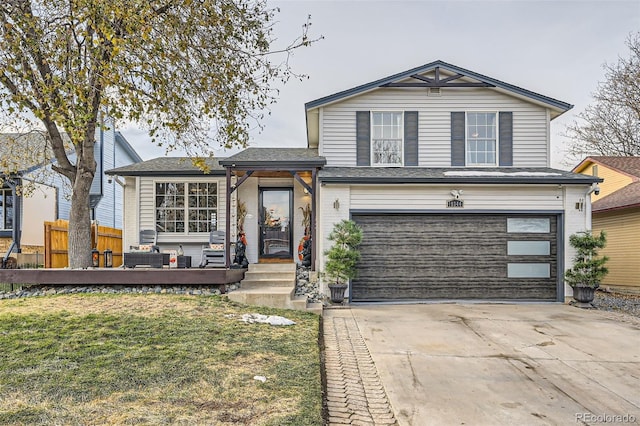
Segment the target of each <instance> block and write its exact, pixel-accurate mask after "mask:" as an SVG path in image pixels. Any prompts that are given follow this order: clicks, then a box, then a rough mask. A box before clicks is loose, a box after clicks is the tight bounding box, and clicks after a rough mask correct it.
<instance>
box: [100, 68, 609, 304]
mask: <svg viewBox="0 0 640 426" xmlns="http://www.w3.org/2000/svg"><path fill="white" fill-rule="evenodd" d="M571 107H572V105H570V104H567V103H565V102H562V101H558V100H555V99H552V98H549V97H547V96H543V95H540V94H537V93H533V92H530V91H528V90H525V89H523V88H520V87H517V86H513V85H511V84H507V83H504V82H501V81H498V80H496V79H493V78H490V77H487V76H484V75H481V74H478V73H475V72H472V71H469V70H466V69H463V68H460V67H457V66H455V65H451V64H447V63H445V62H442V61H436V62H432V63H430V64H426V65H424V66H421V67H417V68H414V69H411V70H408V71H405V72H402V73H399V74H395V75H392V76H389V77H386V78H383V79H380V80H377V81H374V82H371V83H367V84H364V85H361V86H358V87H355V88H352V89H349V90H345V91H343V92H340V93H336V94H333V95H330V96H326V97H324V98H321V99H317V100H314V101H311V102H308V103H307V104H306V105H305V110H306V122H307V147H306V148H248V149H246V150H244V151H242V152H240V153H238V154H236V155H233V156H231V157H228V158H224V159H219V161H218V162H214V163H212V164H211V173H210V174H208V175H207V174H203V173H202V172H199V171H198V170H197V169H195V168H194V167H192V166H191V164H190V163H189V162H188V161H185V160H184V159H182V160H179V159H170V158H160V159H156V160H151V161H147V162H144V163H140V164H136V165H132V166H129V167H122V168H119V169H116V170H110V171H108V172H107V173H108V174H113V175H118V176H123V177H124V180H125V215H126V221H125V222H126V223H127V226H126V227H125V237H124V238H125V246H127V245H129V244H130V245H134V244H136V241H137V235H138V233H139V231H140V230H141V229H149V228H151V229H156V230H157V231H158V241H159V245H160V247H161V249H163V250H164V249H175V248H177V246H178V244H183V245H185V252H187V254H192V255H198V253H199V249H200V247H201V246H202V244H203V243H205V242H206V241H207V235H208V231H209V229H210V228H209V227H208V226H214V227H216V228H218V229H226V230H228V231H229V232H228V233H227V235H228V238H229V239H230V240H231V241H235V240H236V238H237V227H236V207H237V205H238V203H239V202H240V203H242V204H243V205H244V206H245V207H246V211H247V216H246V219H245V222H244V227H243V228H244V231H245V233H246V237H247V240H248V248H247V255H248V258H249V261H250V262H251V263H256V262H263V261H269V260H273V258H276V259H280V260H283V261H289V262H291V261H293V260H294V259H295V260H297V259H298V255H297V251H298V250H297V247H298V243H299V241H301V239H302V237H303V236H304V228H305V227H304V226H303V224H302V222H303V219H304V210H305V207H306V206H307V205H308V206H309V207H310V210H311V217H310V226H309V234H310V236H311V238H312V241H313V242H314V244H312V267H313V269H314V270H315V271H318V272H319V273H320V276H321V278H322V271H323V267H324V257H323V255H322V253H323V252H324V251H326V250H327V249H328V248H329V247H330V241H329V240H328V235H329V233H330V232H331V230H332V228H333V226H334V224H335V223H337V222H338V221H340V220H342V219H353V220H355V221H356V222H357V223H359V224H360V225H361V226H362V227H363V230H364V239H363V243H362V246H361V249H362V260H361V261H360V263H359V265H360V268H359V269H360V275H359V277H358V278H357V279H354V280H352V282H351V285H350V289H349V297H350V300H351V301H353V302H364V301H403V300H426V299H488V300H499V299H505V300H551V301H563V300H564V298H565V297H568V296H570V295H571V289H570V288H568V287H567V286H565V285H564V284H563V271H564V269H565V267H566V266H568V264H569V263H570V259H571V255H572V253H570V250H569V249H566V248H565V243H566V242H567V241H568V239H569V236H570V235H571V234H572V233H574V232H577V231H583V230H585V229H589V228H590V223H589V220H588V219H589V216H588V214H587V212H588V209H589V204H588V203H587V204H586V207H585V208H584V209H577V208H576V207H575V206H576V203H578V201H579V200H584V198H585V194H587V193H588V191H589V190H590V188H591V186H592V184H594V183H596V182H599V181H600V179H599V178H597V177H592V176H585V175H581V174H576V173H571V172H567V171H562V170H556V169H552V168H550V155H551V148H550V145H551V134H550V121H551V120H553V119H554V118H556V117H558V116H559V115H561V114H562V113H564V112H566V111H567V110H569V109H570V108H571ZM212 215H213V217H215V219H216V221H215V223H213V225H211V220H210V218H211V217H212ZM325 284H326V283H323V286H324V285H325Z"/></svg>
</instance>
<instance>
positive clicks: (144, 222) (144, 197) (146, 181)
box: [136, 177, 226, 243]
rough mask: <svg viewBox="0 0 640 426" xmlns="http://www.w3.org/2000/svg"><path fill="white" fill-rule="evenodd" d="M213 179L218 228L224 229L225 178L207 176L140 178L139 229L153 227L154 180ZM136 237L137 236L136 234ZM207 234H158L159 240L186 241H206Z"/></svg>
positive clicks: (187, 180)
mask: <svg viewBox="0 0 640 426" xmlns="http://www.w3.org/2000/svg"><path fill="white" fill-rule="evenodd" d="M211 180H214V181H216V182H217V183H218V229H224V227H225V224H226V219H225V218H226V207H225V198H226V178H223V177H209V178H186V177H181V178H177V179H176V178H152V177H142V178H140V192H139V197H140V229H155V203H154V197H155V182H183V183H187V182H210V181H211ZM136 238H137V236H136ZM208 238H209V236H208V234H204V233H194V234H186V233H160V234H159V235H158V241H159V242H173V243H188V242H206V241H208Z"/></svg>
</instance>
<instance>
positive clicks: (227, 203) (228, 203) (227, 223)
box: [224, 167, 232, 269]
mask: <svg viewBox="0 0 640 426" xmlns="http://www.w3.org/2000/svg"><path fill="white" fill-rule="evenodd" d="M226 169H227V170H226V175H227V176H226V177H227V185H226V187H227V199H226V200H225V201H224V204H225V208H226V214H225V216H226V217H225V230H224V247H225V251H226V253H225V254H224V257H225V260H224V267H225V268H226V269H229V267H230V266H231V247H230V242H231V235H230V232H231V192H232V191H231V190H232V188H231V168H229V167H227V168H226Z"/></svg>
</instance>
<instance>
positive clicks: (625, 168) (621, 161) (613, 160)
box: [573, 155, 640, 180]
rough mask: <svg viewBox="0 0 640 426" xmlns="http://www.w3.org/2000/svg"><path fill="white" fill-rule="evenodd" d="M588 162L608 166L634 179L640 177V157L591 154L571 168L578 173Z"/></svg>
mask: <svg viewBox="0 0 640 426" xmlns="http://www.w3.org/2000/svg"><path fill="white" fill-rule="evenodd" d="M590 163H594V164H601V165H603V166H606V167H609V168H610V169H614V170H615V171H617V172H619V173H622V174H625V175H627V176H629V177H632V178H634V180H638V179H640V157H621V156H602V155H601V156H591V157H587V158H585V159H584V160H582V161H581V162H580V164H578V165H577V166H575V167H574V168H573V171H574V172H576V173H580V172H581V171H582V170H584V169H585V168H586V167H587V166H588V165H589V164H590Z"/></svg>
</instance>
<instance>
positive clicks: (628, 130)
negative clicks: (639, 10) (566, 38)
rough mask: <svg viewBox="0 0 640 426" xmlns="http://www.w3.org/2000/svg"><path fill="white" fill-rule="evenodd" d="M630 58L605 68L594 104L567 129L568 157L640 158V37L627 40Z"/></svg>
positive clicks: (635, 36) (623, 58)
mask: <svg viewBox="0 0 640 426" xmlns="http://www.w3.org/2000/svg"><path fill="white" fill-rule="evenodd" d="M627 46H628V47H629V57H619V58H618V62H617V63H615V64H605V66H604V67H605V81H604V82H601V83H600V84H599V85H598V88H597V89H596V92H595V93H594V94H593V98H594V102H593V103H592V104H590V105H589V106H588V107H587V108H586V109H585V110H584V111H583V112H582V113H580V114H579V115H578V118H579V119H578V120H576V121H574V122H573V123H572V124H571V125H569V126H567V132H566V135H567V136H568V137H569V138H571V140H572V142H571V146H570V148H569V154H570V155H571V156H572V157H574V158H575V159H582V158H583V157H585V156H588V155H613V156H634V155H640V33H635V34H634V33H632V34H630V35H629V37H628V39H627Z"/></svg>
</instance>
